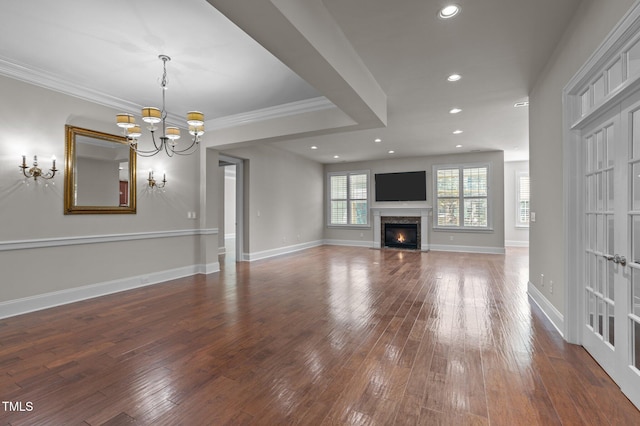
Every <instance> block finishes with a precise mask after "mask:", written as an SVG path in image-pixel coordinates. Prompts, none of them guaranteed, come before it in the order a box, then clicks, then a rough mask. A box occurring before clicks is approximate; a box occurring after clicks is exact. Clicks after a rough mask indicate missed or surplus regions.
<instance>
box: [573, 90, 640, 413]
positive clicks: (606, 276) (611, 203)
mask: <svg viewBox="0 0 640 426" xmlns="http://www.w3.org/2000/svg"><path fill="white" fill-rule="evenodd" d="M581 134H582V136H581V142H582V152H583V154H584V155H583V160H584V163H583V165H584V169H583V170H584V172H583V188H584V189H585V192H584V194H585V196H584V206H583V207H584V218H583V219H584V220H583V223H584V231H585V232H584V235H583V241H584V267H583V277H584V281H583V282H584V286H583V296H584V299H583V300H584V317H583V321H582V342H583V345H584V347H585V348H586V349H587V350H588V351H589V352H590V353H591V355H592V356H593V357H594V358H595V359H596V361H598V363H599V364H600V365H602V367H603V368H604V369H605V371H607V373H608V374H609V375H610V376H611V377H612V378H613V379H614V380H615V381H616V383H618V385H619V386H620V388H621V389H622V391H623V392H624V393H625V394H626V395H627V396H628V397H629V398H630V399H631V400H632V401H633V402H634V403H635V404H636V406H639V407H640V95H638V94H636V95H633V96H632V97H631V98H629V100H627V101H624V102H622V103H621V104H619V105H617V106H616V107H615V108H612V109H611V110H610V111H609V113H607V114H605V115H603V116H602V117H601V118H600V119H598V120H597V121H596V124H593V125H591V126H589V127H588V128H585V129H584V130H583V131H582V132H581Z"/></svg>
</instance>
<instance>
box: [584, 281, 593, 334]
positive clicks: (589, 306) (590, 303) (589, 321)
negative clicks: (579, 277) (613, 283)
mask: <svg viewBox="0 0 640 426" xmlns="http://www.w3.org/2000/svg"><path fill="white" fill-rule="evenodd" d="M585 300H586V301H587V324H589V327H591V328H593V325H594V319H595V314H596V312H595V306H596V304H595V297H594V296H593V293H591V292H590V291H588V290H587V297H586V298H585Z"/></svg>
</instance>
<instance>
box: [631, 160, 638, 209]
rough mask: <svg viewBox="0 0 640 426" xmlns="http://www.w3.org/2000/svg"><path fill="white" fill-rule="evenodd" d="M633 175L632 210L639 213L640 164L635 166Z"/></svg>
mask: <svg viewBox="0 0 640 426" xmlns="http://www.w3.org/2000/svg"><path fill="white" fill-rule="evenodd" d="M631 173H632V175H631V200H632V201H631V202H632V207H631V208H632V209H633V210H636V211H638V210H640V163H635V164H634V165H633V171H632V172H631Z"/></svg>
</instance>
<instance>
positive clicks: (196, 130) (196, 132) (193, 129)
mask: <svg viewBox="0 0 640 426" xmlns="http://www.w3.org/2000/svg"><path fill="white" fill-rule="evenodd" d="M189 134H190V135H191V136H202V135H204V126H203V125H200V126H189Z"/></svg>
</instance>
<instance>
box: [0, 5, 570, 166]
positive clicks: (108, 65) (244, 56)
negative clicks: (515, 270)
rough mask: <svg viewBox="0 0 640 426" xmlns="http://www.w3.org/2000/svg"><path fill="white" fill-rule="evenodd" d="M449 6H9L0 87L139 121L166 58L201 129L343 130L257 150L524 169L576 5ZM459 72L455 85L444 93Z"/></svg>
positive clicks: (298, 133) (176, 102) (176, 110)
mask: <svg viewBox="0 0 640 426" xmlns="http://www.w3.org/2000/svg"><path fill="white" fill-rule="evenodd" d="M456 3H457V4H459V5H461V7H462V13H461V14H460V15H459V16H457V17H455V18H454V19H451V20H448V21H443V20H440V19H438V18H437V12H438V9H439V8H440V7H441V6H442V5H443V4H444V2H443V1H440V0H437V1H430V0H399V1H394V2H391V1H388V0H323V1H321V0H272V1H271V2H268V1H266V0H244V1H237V0H236V1H232V0H209V1H205V0H181V1H169V0H109V1H106V0H102V1H99V0H84V1H82V2H77V1H73V0H60V1H56V2H52V1H49V0H3V1H2V4H1V6H0V10H1V12H2V17H3V19H2V25H0V73H1V74H4V75H8V76H10V77H15V78H19V79H22V80H26V81H30V82H33V83H35V84H39V85H42V86H45V87H51V88H54V89H56V90H60V91H63V92H66V93H71V94H74V95H76V96H80V97H83V98H87V99H91V100H94V101H96V102H100V103H103V104H106V105H110V106H114V107H118V108H120V109H122V110H123V111H129V112H136V111H137V109H138V108H139V107H140V106H146V105H155V106H160V102H161V90H160V88H159V82H158V79H159V77H160V75H161V73H162V62H161V61H160V60H159V59H158V55H159V54H166V55H169V56H171V58H172V61H171V62H169V63H168V64H167V72H168V78H169V90H168V91H167V108H168V110H169V111H170V112H171V113H172V115H175V116H182V115H183V114H184V113H185V112H186V111H188V110H200V111H203V112H204V113H205V116H206V118H207V120H208V121H207V127H208V128H214V129H215V128H216V127H221V126H223V125H226V126H230V125H238V123H241V124H240V125H242V126H247V124H253V125H254V127H253V128H252V132H253V133H254V134H258V135H259V134H260V132H259V130H258V129H259V127H255V126H259V125H260V124H261V121H263V123H262V124H266V123H267V122H268V120H267V118H268V117H274V116H276V115H278V114H280V116H283V115H287V114H289V115H291V114H294V113H295V112H296V110H297V109H298V108H301V109H302V110H304V111H306V112H308V111H312V110H317V111H316V113H318V114H324V115H323V117H326V116H327V115H330V114H333V112H332V111H330V110H328V109H331V108H334V105H335V106H337V108H335V109H338V108H339V109H340V115H338V114H334V115H333V116H332V119H336V118H337V117H341V118H340V120H339V121H341V122H343V125H342V126H341V127H337V126H335V125H330V124H326V125H325V126H316V127H315V128H311V127H308V126H307V127H305V126H302V125H301V124H299V123H303V122H304V120H303V119H296V120H290V122H289V123H288V126H289V129H288V130H287V129H284V127H283V128H279V130H278V132H275V133H273V134H269V135H267V134H266V133H265V135H266V136H265V137H264V140H262V139H263V138H261V137H260V136H253V137H252V138H253V139H255V140H259V141H258V142H255V143H270V144H275V145H277V146H279V147H281V148H283V149H287V150H290V151H293V152H296V153H298V154H300V155H303V156H306V157H309V158H312V159H315V160H317V161H320V162H326V163H328V162H335V161H357V160H369V159H380V158H387V157H389V154H388V153H387V152H388V150H395V152H396V153H395V154H393V155H394V156H397V157H406V156H416V155H433V154H444V153H451V152H464V151H473V150H496V149H497V150H504V151H505V159H507V160H519V159H527V158H528V126H527V116H528V111H527V108H519V109H516V108H514V107H513V104H514V103H515V102H519V101H523V100H527V96H528V93H529V91H530V89H531V88H532V85H533V84H534V83H535V80H536V78H537V76H538V75H539V73H540V72H541V70H542V69H543V67H544V65H545V64H546V61H547V60H548V58H549V57H550V55H551V54H552V53H553V50H554V48H555V46H556V44H557V42H558V40H559V39H560V37H561V35H562V33H563V32H564V30H565V27H566V26H567V25H568V23H569V21H570V19H571V17H572V15H573V13H574V12H575V9H576V8H577V7H578V5H579V3H580V0H535V1H531V0H483V1H477V0H476V1H474V0H459V1H456ZM212 4H213V5H215V6H216V7H217V8H219V10H221V11H222V12H224V13H225V15H226V16H229V18H230V19H231V20H233V21H234V23H232V22H231V21H230V20H229V19H227V18H226V17H225V15H223V14H222V13H220V12H218V10H216V9H215V8H214V7H212ZM265 4H268V6H265ZM269 7H271V9H269ZM276 9H278V10H280V9H281V10H283V11H285V12H286V13H283V14H282V15H280V14H275V13H271V12H270V10H276ZM310 11H312V12H313V13H310ZM282 16H285V17H286V18H287V21H283V20H282ZM312 20H314V21H312ZM283 22H286V24H291V25H290V28H289V26H288V25H283ZM304 22H307V23H309V22H317V23H318V25H317V26H314V25H306V26H305V28H304V29H303V28H302V24H301V23H304ZM236 24H237V25H238V26H239V27H240V28H242V30H241V29H240V28H239V27H238V26H236ZM314 27H315V28H314ZM297 31H300V32H299V33H298V32H297ZM314 31H315V33H314ZM245 32H246V33H249V34H251V37H250V36H248V35H247V34H246V33H245ZM291 34H296V35H297V34H300V35H301V36H305V37H306V39H304V40H295V38H301V39H302V38H304V37H292V36H291ZM252 37H253V38H252ZM254 39H255V40H258V42H259V43H260V44H259V43H258V42H257V41H255V40H254ZM318 41H324V42H326V44H325V45H324V46H323V45H321V44H320V43H319V42H318ZM332 43H333V44H332ZM263 46H264V47H266V49H268V50H266V49H265V48H263ZM274 55H275V56H274ZM276 56H277V58H276ZM354 58H355V59H354ZM325 59H326V60H325ZM285 63H286V65H284V64H285ZM343 65H345V66H343ZM292 70H295V73H294V72H293V71H292ZM329 71H330V72H329ZM454 72H455V73H459V74H461V75H462V80H460V81H459V82H456V83H450V82H447V79H446V77H447V76H448V75H449V74H451V73H454ZM305 80H306V81H305ZM384 95H386V111H383V109H384V108H382V107H381V106H380V103H381V100H382V101H384ZM325 96H326V98H324V97H325ZM327 98H328V99H329V100H330V101H328V100H327ZM283 105H284V106H286V107H287V108H285V107H283ZM452 107H459V108H462V110H463V111H462V112H461V113H459V114H456V115H452V114H449V113H448V111H449V109H451V108H452ZM305 108H306V109H305ZM323 110H324V112H323ZM318 111H319V112H318ZM362 111H364V112H362ZM274 112H277V114H275V115H274ZM293 117H295V114H294V115H293ZM300 117H304V115H300ZM317 117H319V116H317ZM317 117H316V119H315V121H316V122H320V121H322V120H318V119H317ZM371 117H373V119H371ZM281 118H282V117H281ZM108 119H111V118H108ZM249 121H251V122H252V123H248V122H249ZM385 121H386V126H383V124H384V122H385ZM296 122H297V123H298V126H296V124H295V123H296ZM329 122H330V120H328V119H327V123H329ZM221 123H227V124H221ZM230 123H235V124H230ZM273 127H274V126H273V125H272V126H271V129H273ZM456 129H461V130H463V131H464V133H462V134H460V135H453V134H452V132H453V131H454V130H456ZM116 132H117V128H116V127H115V125H114V133H116ZM224 134H225V133H224V132H221V133H216V132H213V133H211V134H210V133H209V132H208V133H207V134H206V135H205V137H210V138H214V137H219V138H221V139H223V135H224ZM252 138H251V137H248V138H245V139H244V140H243V141H244V142H245V143H247V142H248V143H251V139H252ZM375 138H381V139H382V143H378V144H376V143H375V142H373V140H374V139H375ZM458 144H461V145H462V148H456V145H458ZM215 145H216V142H212V143H211V144H209V146H215ZM222 145H223V146H227V147H228V146H230V145H225V144H222ZM312 145H315V146H317V147H318V149H317V150H311V149H310V147H311V146H312ZM334 155H339V156H340V159H337V160H336V159H334V158H333V156H334Z"/></svg>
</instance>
